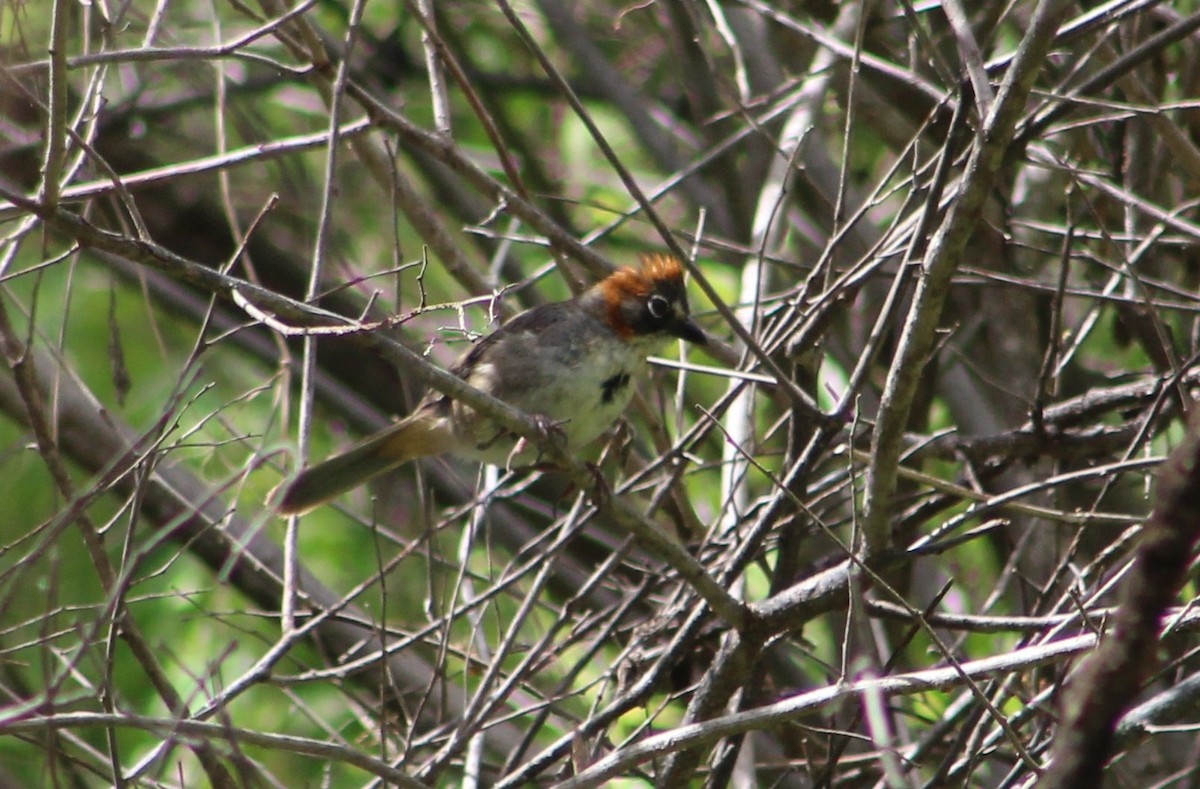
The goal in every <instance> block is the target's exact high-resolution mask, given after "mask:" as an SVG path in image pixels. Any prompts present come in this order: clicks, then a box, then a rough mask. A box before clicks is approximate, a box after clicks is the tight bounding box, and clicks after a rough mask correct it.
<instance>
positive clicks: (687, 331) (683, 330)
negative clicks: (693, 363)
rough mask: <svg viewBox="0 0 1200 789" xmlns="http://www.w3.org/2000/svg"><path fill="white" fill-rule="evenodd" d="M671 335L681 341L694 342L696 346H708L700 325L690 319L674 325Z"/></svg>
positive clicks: (706, 337) (706, 336)
mask: <svg viewBox="0 0 1200 789" xmlns="http://www.w3.org/2000/svg"><path fill="white" fill-rule="evenodd" d="M671 333H672V334H674V335H675V336H676V337H678V338H679V339H681V340H687V341H688V342H694V343H696V344H697V345H708V335H707V334H705V333H704V329H701V328H700V324H698V323H696V322H695V321H694V320H692V319H691V318H684V319H683V320H681V321H679V322H678V323H676V324H675V330H674V331H673V332H671Z"/></svg>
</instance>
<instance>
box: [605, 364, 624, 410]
mask: <svg viewBox="0 0 1200 789" xmlns="http://www.w3.org/2000/svg"><path fill="white" fill-rule="evenodd" d="M627 386H629V373H627V372H625V371H621V372H619V373H617V374H616V375H614V376H612V377H610V378H608V379H607V380H605V381H604V383H602V384H600V402H601V403H604V404H605V405H607V404H609V403H611V402H612V401H613V398H614V397H616V396H617V394H619V393H620V392H622V391H623V390H624V389H625V387H627Z"/></svg>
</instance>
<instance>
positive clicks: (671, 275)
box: [599, 252, 683, 338]
mask: <svg viewBox="0 0 1200 789" xmlns="http://www.w3.org/2000/svg"><path fill="white" fill-rule="evenodd" d="M641 262H642V266H641V268H634V267H633V266H625V267H624V268H622V269H620V270H618V271H615V272H613V273H612V274H609V275H608V277H606V278H605V279H604V280H602V281H601V282H600V284H599V290H600V293H601V294H602V295H603V296H604V303H605V305H606V306H607V307H608V320H609V323H610V325H611V326H612V327H613V328H614V329H615V330H616V331H617V333H618V334H620V335H621V336H622V337H625V338H629V337H631V336H632V335H633V327H632V326H630V325H629V324H628V323H627V322H626V320H625V318H624V316H622V314H621V303H622V302H623V301H624V300H625V299H627V298H630V297H632V298H635V299H643V298H645V297H646V296H648V295H649V294H650V292H651V291H653V290H654V289H655V288H656V287H658V286H660V285H661V283H663V282H671V281H675V282H682V280H683V264H682V263H680V262H679V259H678V258H676V257H674V256H673V255H667V254H663V253H660V252H654V253H650V254H645V255H642V258H641Z"/></svg>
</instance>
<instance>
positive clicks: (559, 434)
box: [508, 414, 567, 468]
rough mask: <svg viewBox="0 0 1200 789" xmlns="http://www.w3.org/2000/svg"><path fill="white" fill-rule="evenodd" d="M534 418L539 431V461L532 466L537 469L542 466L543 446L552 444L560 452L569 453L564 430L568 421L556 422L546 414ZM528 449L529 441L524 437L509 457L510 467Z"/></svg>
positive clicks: (519, 440)
mask: <svg viewBox="0 0 1200 789" xmlns="http://www.w3.org/2000/svg"><path fill="white" fill-rule="evenodd" d="M532 417H533V421H534V423H535V424H536V425H537V431H538V459H537V461H535V462H534V463H533V464H531V465H533V466H534V467H535V468H536V467H537V466H539V465H541V458H542V447H543V446H545V445H547V444H552V445H553V446H554V447H555V449H557V450H558V451H559V452H562V453H565V452H566V451H567V434H566V431H564V430H563V429H562V426H563V425H565V424H566V421H562V422H555V421H554V420H553V419H550V417H548V416H545V415H544V414H532ZM527 449H529V441H528V439H526V438H525V437H524V436H522V437H521V438H519V439H517V443H516V444H514V445H513V450H512V452H511V453H510V454H509V457H508V462H509V465H510V466H511V465H512V461H513V459H514V458H516V457H517V456H519V455H522V454H524V453H525V451H526V450H527Z"/></svg>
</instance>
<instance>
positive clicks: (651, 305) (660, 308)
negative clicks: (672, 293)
mask: <svg viewBox="0 0 1200 789" xmlns="http://www.w3.org/2000/svg"><path fill="white" fill-rule="evenodd" d="M646 308H647V309H648V310H650V315H651V316H652V317H654V318H657V319H659V320H662V319H663V318H665V317H667V315H669V314H670V313H671V305H670V304H669V303H668V302H667V300H666V299H665V298H663V297H662V296H659V295H658V294H657V293H656V294H654V295H653V296H651V297H650V300H649V301H647V302H646Z"/></svg>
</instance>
